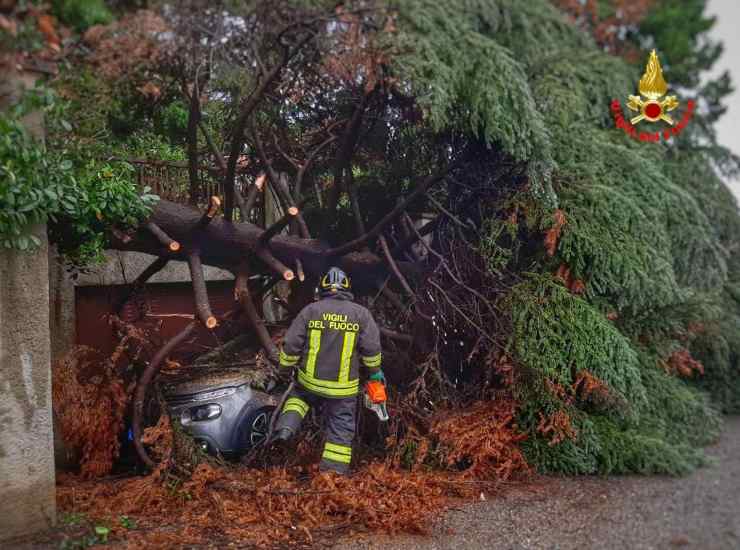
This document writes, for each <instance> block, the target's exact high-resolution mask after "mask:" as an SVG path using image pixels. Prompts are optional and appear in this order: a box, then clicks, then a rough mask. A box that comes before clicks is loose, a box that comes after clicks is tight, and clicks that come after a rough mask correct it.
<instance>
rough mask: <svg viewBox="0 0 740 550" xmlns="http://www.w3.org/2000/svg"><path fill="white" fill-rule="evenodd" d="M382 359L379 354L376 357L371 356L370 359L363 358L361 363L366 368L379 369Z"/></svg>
mask: <svg viewBox="0 0 740 550" xmlns="http://www.w3.org/2000/svg"><path fill="white" fill-rule="evenodd" d="M382 359H383V357H382V354H380V353H379V354H377V355H371V356H370V357H363V358H362V363H363V364H364V365H365V366H366V367H379V366H380V363H381V360H382Z"/></svg>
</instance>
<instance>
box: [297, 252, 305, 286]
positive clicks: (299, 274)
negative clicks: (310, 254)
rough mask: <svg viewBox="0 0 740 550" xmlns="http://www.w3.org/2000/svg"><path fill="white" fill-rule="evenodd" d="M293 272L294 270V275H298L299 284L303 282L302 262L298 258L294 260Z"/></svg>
mask: <svg viewBox="0 0 740 550" xmlns="http://www.w3.org/2000/svg"><path fill="white" fill-rule="evenodd" d="M295 270H296V273H297V274H298V280H299V281H300V282H303V281H305V280H306V273H305V271H303V262H302V261H301V259H300V258H296V260H295Z"/></svg>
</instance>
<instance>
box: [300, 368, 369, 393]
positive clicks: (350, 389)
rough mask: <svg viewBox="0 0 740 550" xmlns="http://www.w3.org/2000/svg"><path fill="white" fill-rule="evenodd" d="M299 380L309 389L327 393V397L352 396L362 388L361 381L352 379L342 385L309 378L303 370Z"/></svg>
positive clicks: (314, 391)
mask: <svg viewBox="0 0 740 550" xmlns="http://www.w3.org/2000/svg"><path fill="white" fill-rule="evenodd" d="M298 382H299V383H300V384H301V386H303V387H304V388H306V389H307V390H309V391H311V392H313V393H318V394H320V395H325V396H327V397H351V396H353V395H357V392H358V391H359V389H360V381H359V379H358V380H351V381H350V382H348V383H347V384H342V385H340V384H339V383H338V382H332V381H330V380H317V379H315V378H309V377H308V376H306V374H305V373H304V372H303V371H300V370H299V371H298Z"/></svg>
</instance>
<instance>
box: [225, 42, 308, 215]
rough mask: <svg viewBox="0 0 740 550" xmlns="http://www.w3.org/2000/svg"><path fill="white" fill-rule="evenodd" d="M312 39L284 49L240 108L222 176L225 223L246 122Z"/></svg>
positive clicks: (232, 200) (231, 211)
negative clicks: (224, 172)
mask: <svg viewBox="0 0 740 550" xmlns="http://www.w3.org/2000/svg"><path fill="white" fill-rule="evenodd" d="M311 38H313V34H311V33H308V34H307V35H306V36H304V37H303V38H302V39H301V40H300V41H299V42H298V44H297V45H296V46H295V47H294V48H293V49H292V50H289V49H288V48H285V51H284V54H283V57H282V59H281V60H280V62H279V63H277V64H276V65H275V66H274V67H273V68H272V69H270V71H269V72H268V73H267V74H266V75H265V76H264V77H263V78H261V79H260V81H259V84H258V85H257V87H256V88H255V89H254V90H253V91H252V93H251V94H250V95H249V97H248V98H247V100H246V101H245V102H244V105H243V106H242V108H241V111H240V113H239V116H238V117H237V119H236V122H235V123H234V129H233V131H232V133H231V148H230V152H229V160H228V163H227V170H226V174H225V175H224V181H223V187H224V194H225V198H226V202H225V205H224V218H225V219H226V221H231V220H232V218H233V210H234V177H235V174H236V163H237V160H238V158H239V155H240V154H241V149H242V145H243V144H244V129H245V128H246V126H247V122H248V121H249V119H250V117H251V116H252V112H253V111H254V110H255V108H256V107H257V105H258V104H259V102H260V101H261V100H262V97H263V96H264V95H265V92H266V91H267V88H268V87H269V86H270V85H271V84H272V83H273V82H274V81H275V79H277V77H278V76H279V75H280V73H281V72H282V70H283V69H284V68H285V66H286V65H287V64H288V62H289V61H290V59H291V58H292V57H293V56H294V55H295V54H296V53H297V52H298V51H299V50H300V49H301V48H302V47H303V46H304V45H305V44H306V43H307V42H308V41H309V40H311Z"/></svg>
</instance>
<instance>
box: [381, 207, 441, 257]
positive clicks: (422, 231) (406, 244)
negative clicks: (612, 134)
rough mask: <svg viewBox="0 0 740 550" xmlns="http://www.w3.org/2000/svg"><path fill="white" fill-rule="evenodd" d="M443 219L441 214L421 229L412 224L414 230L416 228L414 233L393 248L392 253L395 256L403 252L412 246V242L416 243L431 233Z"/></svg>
mask: <svg viewBox="0 0 740 550" xmlns="http://www.w3.org/2000/svg"><path fill="white" fill-rule="evenodd" d="M441 219H442V217H441V216H440V217H438V218H434V219H433V220H432V221H430V222H429V223H427V224H425V225H424V227H422V228H421V229H420V230H416V228H415V227H414V225H413V224H411V228H412V230H414V233H412V234H411V235H409V236H408V237H406V238H405V239H404V240H402V241H401V242H400V243H398V246H396V247H395V248H394V249H393V252H392V254H393V255H394V256H396V255H398V254H400V253H401V252H403V251H404V250H406V249H407V248H408V247H410V246H411V245H412V244H414V243H415V242H417V241H419V240H421V238H422V237H423V236H424V235H428V234H429V233H431V232H432V231H434V230H435V229H436V228H437V226H438V225H439V222H440V220H441Z"/></svg>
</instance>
